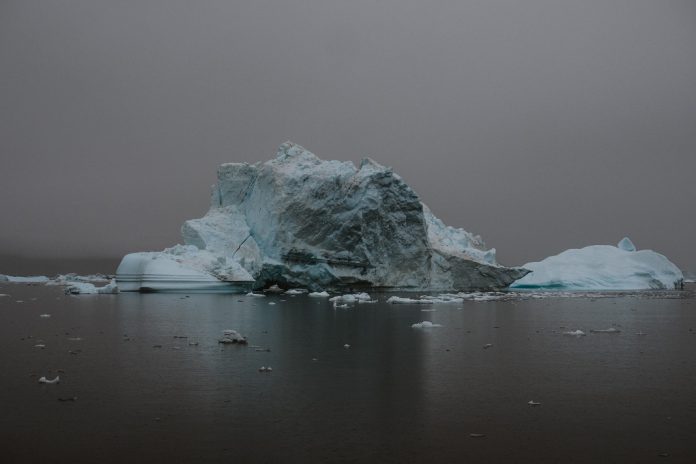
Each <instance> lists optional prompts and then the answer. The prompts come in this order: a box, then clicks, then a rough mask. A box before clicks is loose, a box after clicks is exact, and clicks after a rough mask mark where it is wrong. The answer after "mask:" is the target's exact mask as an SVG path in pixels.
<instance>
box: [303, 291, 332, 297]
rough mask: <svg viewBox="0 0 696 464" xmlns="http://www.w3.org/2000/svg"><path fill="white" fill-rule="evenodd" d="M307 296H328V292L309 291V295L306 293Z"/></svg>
mask: <svg viewBox="0 0 696 464" xmlns="http://www.w3.org/2000/svg"><path fill="white" fill-rule="evenodd" d="M307 296H311V297H313V298H328V297H329V293H328V292H311V293H310V294H309V295H307Z"/></svg>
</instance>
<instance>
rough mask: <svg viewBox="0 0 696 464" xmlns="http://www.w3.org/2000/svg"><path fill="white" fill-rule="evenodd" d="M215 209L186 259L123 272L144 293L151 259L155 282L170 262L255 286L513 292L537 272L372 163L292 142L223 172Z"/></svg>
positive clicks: (190, 242) (189, 224) (193, 230)
mask: <svg viewBox="0 0 696 464" xmlns="http://www.w3.org/2000/svg"><path fill="white" fill-rule="evenodd" d="M211 203H212V204H211V208H210V211H209V212H208V213H207V214H206V215H205V216H204V217H202V218H200V219H193V220H190V221H186V223H185V224H184V225H183V227H182V236H183V239H184V242H185V245H186V246H185V247H183V250H184V251H183V252H182V247H180V248H179V249H176V248H175V250H178V251H179V256H180V258H181V259H178V258H176V257H174V258H173V259H172V258H171V257H170V256H166V255H172V252H171V251H167V250H165V252H163V253H159V254H157V256H154V255H148V256H144V255H143V254H133V255H128V256H126V258H124V262H126V261H128V262H127V263H126V264H127V265H126V266H125V267H124V268H123V269H121V267H119V271H118V274H123V275H129V276H131V277H129V278H131V279H134V280H133V282H135V284H134V285H133V287H136V286H138V283H137V274H138V272H141V273H142V271H138V270H137V269H138V266H140V264H141V263H142V262H145V263H146V266H149V269H146V272H145V273H147V274H148V275H155V274H157V272H158V267H157V265H155V266H154V267H152V266H153V264H152V262H153V261H157V260H161V261H162V262H163V263H169V264H167V266H170V264H171V263H172V262H173V263H176V265H177V266H180V267H183V268H191V269H192V270H195V271H196V273H203V274H206V273H207V274H208V275H210V276H213V278H214V279H216V280H218V281H236V282H252V281H253V286H254V287H255V288H258V287H263V286H266V285H269V284H271V283H278V284H280V285H281V286H287V287H309V288H311V289H320V288H321V289H325V288H337V287H361V286H365V287H367V286H369V287H381V288H385V289H413V290H453V289H458V290H464V289H499V288H503V287H506V286H508V285H509V284H510V283H512V282H513V281H515V280H516V279H519V278H521V277H522V276H524V275H525V274H526V273H527V272H528V271H526V270H524V269H517V268H507V267H503V266H500V265H498V264H496V262H495V250H493V249H491V250H486V249H485V246H484V244H483V241H482V240H481V238H480V237H478V236H473V235H471V234H470V233H468V232H466V231H464V230H462V229H455V228H452V227H447V226H445V225H444V224H443V223H442V221H440V220H439V219H437V218H436V217H435V216H433V214H432V213H431V212H430V210H429V209H428V208H427V207H426V206H425V205H424V204H423V203H421V201H420V199H419V197H418V195H417V194H416V193H415V192H414V191H413V190H412V189H411V188H410V187H409V186H408V185H406V183H405V182H404V181H403V180H402V179H401V178H400V177H399V176H398V175H396V174H395V173H394V172H392V170H391V169H389V168H386V167H384V166H381V165H379V164H377V163H376V162H374V161H372V160H370V159H364V160H363V161H362V163H361V164H360V167H359V168H356V167H355V166H354V165H353V164H352V163H350V162H339V161H323V160H320V159H319V158H317V157H316V156H315V155H314V154H312V153H310V152H309V151H307V150H305V149H304V148H302V147H300V146H299V145H295V144H293V143H290V142H286V143H284V144H282V145H281V146H280V148H279V150H278V153H277V156H276V158H275V159H272V160H270V161H267V162H265V163H256V164H253V165H250V164H247V163H228V164H223V165H222V166H220V168H219V170H218V182H217V184H216V185H215V186H214V187H213V193H212V201H211ZM162 255H165V256H162ZM182 255H186V256H182ZM198 255H201V256H203V258H200V257H198ZM129 257H130V258H129ZM122 266H123V263H122ZM170 267H171V266H170ZM169 272H170V270H168V269H163V273H164V274H167V273H169ZM134 275H135V276H136V277H135V278H133V277H132V276H134ZM121 288H122V289H127V288H126V287H124V286H123V285H122V284H121ZM132 289H136V288H132ZM154 289H156V288H154Z"/></svg>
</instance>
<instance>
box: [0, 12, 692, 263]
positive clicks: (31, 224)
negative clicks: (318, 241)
mask: <svg viewBox="0 0 696 464" xmlns="http://www.w3.org/2000/svg"><path fill="white" fill-rule="evenodd" d="M695 50H696V2H694V1H693V0H684V1H666V0H661V1H655V0H630V1H618V0H617V1H608V0H597V1H594V0H584V1H571V0H568V1H562V0H547V1H541V0H526V1H513V0H508V1H495V0H479V1H463V0H447V1H436V0H432V1H424V0H420V1H414V0H369V1H364V0H351V1H340V2H339V1H329V0H249V1H241V0H240V1H234V0H227V1H195V2H192V1H175V0H161V1H147V0H138V1H119V2H115V1H98V0H76V1H67V0H66V1H56V0H47V1H29V2H28V1H24V0H0V71H1V72H0V160H1V167H2V168H1V169H0V211H1V212H2V216H1V219H0V254H7V253H14V254H26V255H34V256H36V255H50V256H119V255H122V254H124V253H127V252H131V251H140V250H158V249H162V248H164V247H167V246H170V245H172V244H174V243H177V242H178V241H179V227H180V225H181V223H182V222H183V221H184V220H186V219H189V218H194V217H200V216H202V215H203V214H204V213H205V212H206V210H207V208H208V201H209V188H210V185H211V184H212V183H213V182H214V179H215V170H216V168H217V166H218V165H219V164H220V163H223V162H233V161H234V162H239V161H249V162H256V161H260V160H266V159H268V158H270V157H272V156H273V155H274V153H275V150H276V148H277V146H278V145H279V144H280V143H282V142H284V141H285V140H292V141H294V142H296V143H299V144H301V145H303V146H305V147H306V148H307V149H309V150H311V151H313V152H314V153H316V154H317V155H318V156H320V157H321V158H325V159H340V160H354V161H356V162H357V161H358V160H359V159H360V158H362V157H363V156H370V157H372V158H374V159H375V160H377V161H379V162H380V163H382V164H386V165H390V166H392V167H393V168H394V170H395V171H396V172H397V173H399V174H400V175H401V176H402V177H403V178H404V179H405V180H406V181H407V182H408V183H409V184H410V185H411V186H412V187H414V189H415V190H416V191H417V192H418V193H419V195H420V196H421V198H422V199H423V201H424V202H426V203H427V204H428V205H429V206H430V207H431V209H432V210H433V212H434V213H435V214H436V215H438V216H440V217H441V218H442V219H443V220H444V221H445V222H446V223H447V224H450V225H454V226H458V227H464V228H465V229H467V230H469V231H471V232H475V233H478V234H481V235H482V236H483V238H484V239H485V241H486V243H487V245H488V246H491V247H495V248H497V250H498V258H499V261H500V262H502V263H503V264H508V265H519V264H523V263H525V262H527V261H533V260H539V259H542V258H544V257H546V256H548V255H551V254H556V253H558V252H560V251H562V250H564V249H567V248H575V247H582V246H585V245H590V244H597V243H611V244H615V243H616V242H618V240H619V239H620V238H621V237H623V236H624V235H629V236H630V237H631V238H632V239H633V241H634V242H635V243H636V245H637V246H638V248H653V249H655V250H657V251H660V252H662V253H664V254H666V255H667V256H668V257H669V258H670V259H672V261H674V262H675V263H676V264H678V265H679V266H681V267H683V268H686V269H696V247H694V242H695V241H696V206H695V204H694V203H695V202H694V200H695V198H696V195H695V193H696V192H695V191H696V187H695V185H696V183H695V182H694V176H695V174H696V52H695Z"/></svg>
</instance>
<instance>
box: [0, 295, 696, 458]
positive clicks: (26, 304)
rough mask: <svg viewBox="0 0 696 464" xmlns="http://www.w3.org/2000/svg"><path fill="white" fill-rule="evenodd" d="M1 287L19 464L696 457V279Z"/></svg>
mask: <svg viewBox="0 0 696 464" xmlns="http://www.w3.org/2000/svg"><path fill="white" fill-rule="evenodd" d="M0 293H4V294H9V296H4V297H0V353H1V355H0V356H1V357H0V359H1V360H2V371H1V372H2V390H1V392H2V394H1V398H0V401H1V403H0V404H1V405H2V407H1V410H0V428H1V430H0V432H1V434H0V442H1V443H2V451H1V452H2V456H3V457H2V462H71V463H76V462H165V461H166V462H220V461H223V460H226V461H230V462H232V460H234V461H235V462H327V461H330V462H336V461H338V462H345V461H348V462H424V461H428V462H654V461H660V462H667V461H669V462H696V356H695V355H696V299H694V297H693V293H692V291H686V292H666V293H663V294H660V293H658V294H654V293H648V294H641V295H612V297H609V298H547V299H533V300H524V301H489V302H473V301H471V302H465V303H463V304H435V305H430V306H420V305H390V304H387V303H384V301H385V300H386V297H387V295H373V296H376V297H377V298H379V299H380V303H377V304H365V305H356V306H352V307H351V308H349V309H334V308H333V307H332V305H331V303H329V302H328V301H327V300H325V299H314V298H309V297H306V296H297V297H289V296H284V295H281V296H269V297H267V298H253V297H246V296H236V295H190V296H189V297H186V296H184V295H176V294H143V295H141V294H121V295H82V296H66V295H63V294H62V289H61V288H60V287H47V286H40V285H39V286H36V285H22V284H4V285H0ZM18 300H21V301H22V302H21V303H19V302H17V301H18ZM270 303H275V304H270ZM424 309H425V310H428V311H423V310H424ZM41 314H50V315H51V317H50V318H46V317H40V315H41ZM424 320H429V321H432V322H433V323H437V324H441V325H442V327H439V328H432V329H427V330H419V329H414V328H412V327H411V324H413V323H416V322H421V321H424ZM609 327H616V328H618V329H619V330H621V332H620V333H618V334H608V333H590V330H591V329H606V328H609ZM224 329H236V330H238V331H240V332H241V333H243V334H244V335H246V336H247V337H248V339H249V343H250V344H249V345H248V346H236V345H227V346H224V345H219V344H218V343H217V339H218V338H219V337H220V335H221V334H222V331H223V330H224ZM575 329H581V330H583V331H585V332H587V336H585V337H579V338H576V337H571V336H567V335H563V332H564V331H570V330H575ZM637 333H644V334H645V335H636V334H637ZM177 337H187V338H177ZM194 342H197V343H198V345H192V344H189V343H194ZM36 344H44V345H45V348H43V349H41V348H36V347H35V346H34V345H36ZM345 344H349V345H350V348H348V349H346V348H344V345H345ZM488 344H491V345H492V346H490V347H488V348H485V349H484V346H486V345H488ZM160 346H161V347H160ZM266 349H270V351H266ZM261 366H272V368H273V371H272V372H270V373H261V372H259V371H258V368H259V367H261ZM44 375H45V376H47V377H50V378H53V377H54V376H55V375H60V378H61V382H60V384H58V385H40V384H38V382H37V379H38V377H40V376H44ZM72 397H77V400H76V401H58V399H59V398H60V399H67V398H72ZM530 400H533V401H536V402H539V403H541V405H539V406H534V407H532V406H529V405H528V402H529V401H530ZM470 434H483V435H485V436H484V437H472V436H470ZM661 455H662V456H661Z"/></svg>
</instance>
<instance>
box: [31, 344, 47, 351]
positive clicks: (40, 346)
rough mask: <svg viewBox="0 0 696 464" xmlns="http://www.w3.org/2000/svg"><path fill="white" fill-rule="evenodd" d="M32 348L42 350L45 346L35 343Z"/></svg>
mask: <svg viewBox="0 0 696 464" xmlns="http://www.w3.org/2000/svg"><path fill="white" fill-rule="evenodd" d="M34 348H41V349H42V350H43V349H44V348H46V345H44V344H43V343H37V344H36V345H34Z"/></svg>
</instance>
